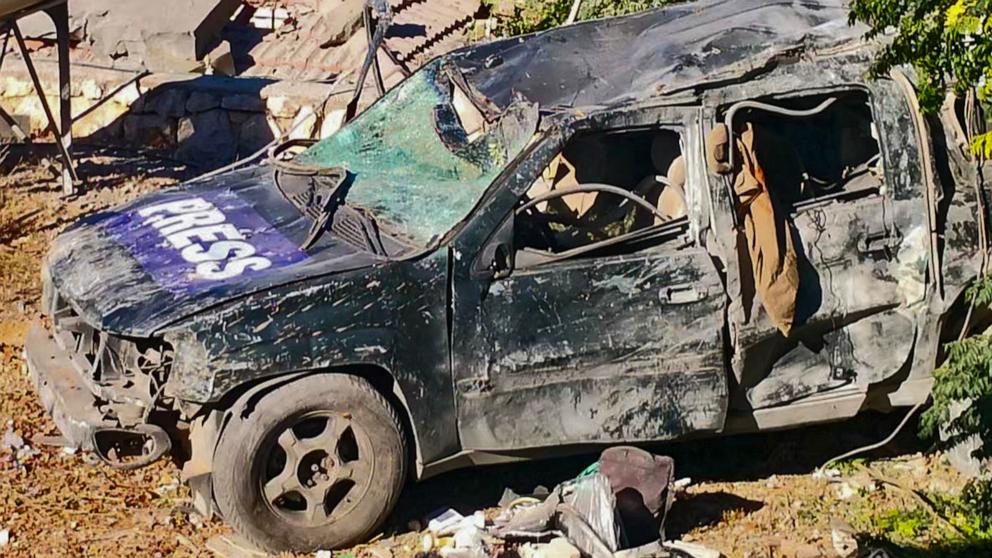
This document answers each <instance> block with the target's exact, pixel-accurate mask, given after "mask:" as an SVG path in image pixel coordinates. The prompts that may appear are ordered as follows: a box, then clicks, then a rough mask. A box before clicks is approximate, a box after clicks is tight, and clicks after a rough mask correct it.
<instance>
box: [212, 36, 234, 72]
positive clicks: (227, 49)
mask: <svg viewBox="0 0 992 558" xmlns="http://www.w3.org/2000/svg"><path fill="white" fill-rule="evenodd" d="M205 61H206V63H207V65H208V66H210V70H211V73H213V74H215V75H222V76H235V75H237V73H238V70H237V67H236V66H235V64H234V54H233V53H232V52H231V43H229V42H227V41H224V42H223V43H221V44H220V45H218V46H217V48H215V49H213V50H212V51H210V53H208V54H207V56H206V59H205Z"/></svg>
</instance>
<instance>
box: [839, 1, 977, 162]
mask: <svg viewBox="0 0 992 558" xmlns="http://www.w3.org/2000/svg"><path fill="white" fill-rule="evenodd" d="M851 20H852V21H860V22H863V23H866V24H867V25H869V26H870V27H871V31H870V32H869V34H868V35H869V37H879V36H881V35H884V34H888V33H890V32H891V31H893V30H894V31H895V34H894V37H893V38H892V39H891V41H889V42H888V43H887V44H886V46H885V47H884V48H883V49H882V51H881V52H880V53H879V55H878V57H877V58H876V60H875V65H874V69H873V71H874V73H875V74H876V75H884V74H885V73H887V72H888V71H889V69H891V68H892V67H894V66H899V65H902V64H910V65H912V66H913V67H914V68H915V69H916V72H917V73H918V74H919V77H920V81H919V95H920V103H921V105H922V106H923V108H924V110H926V111H928V112H934V111H936V110H937V109H938V108H939V107H940V105H941V103H942V101H943V98H944V95H945V92H946V91H947V89H948V88H949V87H950V88H953V89H954V90H955V92H956V93H958V94H959V95H962V94H964V93H965V92H967V91H968V90H970V89H975V90H976V91H977V94H978V98H979V100H980V101H982V102H983V103H985V104H986V105H988V104H989V103H992V0H853V2H852V4H851ZM973 148H974V150H975V152H976V153H978V152H983V153H985V154H986V155H987V156H992V135H988V134H986V135H983V136H979V137H977V138H975V139H974V145H973Z"/></svg>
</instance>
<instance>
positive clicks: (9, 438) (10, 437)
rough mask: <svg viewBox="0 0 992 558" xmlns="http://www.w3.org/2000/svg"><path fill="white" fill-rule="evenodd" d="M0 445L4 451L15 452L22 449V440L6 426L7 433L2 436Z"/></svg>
mask: <svg viewBox="0 0 992 558" xmlns="http://www.w3.org/2000/svg"><path fill="white" fill-rule="evenodd" d="M0 445H2V446H3V449H5V450H8V451H11V452H16V451H17V450H19V449H21V448H23V447H24V438H22V437H21V436H20V435H19V434H18V433H16V432H14V430H13V429H12V428H11V427H9V426H8V427H7V432H6V433H5V434H4V435H3V441H2V442H0Z"/></svg>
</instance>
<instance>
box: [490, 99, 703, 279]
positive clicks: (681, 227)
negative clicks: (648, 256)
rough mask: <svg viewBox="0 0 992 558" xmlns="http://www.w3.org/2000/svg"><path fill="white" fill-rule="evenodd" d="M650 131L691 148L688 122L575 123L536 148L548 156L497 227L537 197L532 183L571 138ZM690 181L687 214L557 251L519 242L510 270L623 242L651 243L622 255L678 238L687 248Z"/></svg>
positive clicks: (535, 165) (690, 218)
mask: <svg viewBox="0 0 992 558" xmlns="http://www.w3.org/2000/svg"><path fill="white" fill-rule="evenodd" d="M635 110H637V109H635ZM597 116H599V115H597ZM649 131H655V132H660V131H670V132H673V133H675V134H677V135H678V138H679V145H680V148H681V154H682V155H683V156H687V155H688V150H689V149H690V148H689V146H688V141H687V130H686V123H685V122H678V121H670V120H666V121H662V122H658V123H654V124H642V125H632V126H609V127H599V126H596V125H595V124H593V123H592V121H591V120H588V119H587V120H584V121H581V122H576V123H574V125H572V126H571V127H570V129H569V130H568V132H567V133H566V134H565V135H564V136H563V137H562V138H561V140H560V143H559V145H558V146H557V148H556V149H551V150H537V149H535V150H533V151H532V153H538V152H542V151H543V155H544V156H545V157H546V160H541V161H534V162H533V165H532V166H531V168H533V169H535V172H536V174H534V175H533V176H529V177H528V178H527V179H526V180H524V181H523V183H524V184H526V185H527V187H526V188H524V189H523V192H521V193H515V195H516V196H517V198H518V199H517V203H516V204H515V205H514V209H513V211H512V212H511V214H510V215H509V216H508V217H506V218H505V219H504V220H503V221H501V223H500V225H499V226H498V227H496V230H500V229H503V228H504V227H505V226H506V225H507V221H509V220H514V221H515V220H516V218H517V215H518V213H519V211H520V209H521V203H520V202H521V201H523V202H524V204H528V203H531V202H532V201H533V200H528V199H526V195H527V192H529V191H530V187H531V186H532V185H533V184H534V182H535V181H536V180H537V178H538V177H539V176H540V174H541V172H543V171H544V169H545V168H546V167H547V166H548V165H549V164H550V163H551V161H552V160H554V158H555V157H556V156H557V155H558V154H560V153H561V152H562V151H564V149H565V147H566V146H567V145H568V143H569V142H570V141H571V140H573V139H574V138H575V137H577V136H579V135H584V134H603V135H610V134H623V133H638V132H649ZM691 160H692V158H691V157H686V164H687V165H689V164H691ZM690 184H692V181H687V182H686V185H685V189H686V215H685V216H683V217H680V218H677V219H674V220H672V221H668V222H665V223H657V224H651V225H648V226H646V227H643V228H640V229H637V230H634V231H630V232H627V233H625V234H622V235H619V236H616V237H613V238H607V239H604V240H600V241H596V242H593V243H590V244H587V245H585V246H579V247H576V248H572V249H569V250H565V251H563V252H560V253H557V254H555V253H552V252H545V251H540V250H535V249H531V248H518V247H517V246H516V245H514V246H513V250H514V258H513V260H514V265H513V268H512V270H511V271H510V272H511V273H512V272H515V271H518V270H519V271H527V270H531V269H536V268H539V267H543V266H547V265H552V264H555V263H559V262H567V261H573V260H577V259H581V258H583V256H587V255H588V254H595V253H596V252H599V251H602V250H604V249H607V248H612V247H617V246H623V245H633V244H636V243H639V242H645V243H649V244H648V245H647V246H645V247H644V248H642V249H640V250H635V251H633V252H630V253H626V252H621V253H620V254H619V255H620V256H623V255H626V254H632V255H636V254H637V253H639V252H641V251H646V250H651V249H657V248H658V247H660V246H663V245H668V244H670V243H675V242H676V241H678V243H677V244H675V246H676V249H684V248H687V247H691V246H694V245H695V242H694V241H693V240H692V221H693V212H692V208H691V203H690V202H689V199H691V198H692V196H691V195H690V192H689V190H690V188H691V186H690ZM607 186H609V185H607ZM561 192H562V196H565V195H568V194H574V193H581V192H578V191H574V190H562V191H561ZM630 195H631V196H636V194H633V193H632V192H631V193H630ZM636 197H638V198H640V199H641V200H642V201H644V203H647V204H648V205H651V203H650V202H649V201H647V200H644V198H641V197H640V196H636ZM516 226H517V225H516V223H514V225H513V227H514V230H515V229H516ZM515 240H516V239H515V238H514V243H515ZM492 242H494V239H490V240H489V241H487V242H486V243H485V244H484V246H486V247H488V246H489V244H491V243H492ZM485 251H486V249H485V248H484V249H483V250H482V252H485ZM521 255H523V256H524V258H523V262H522V263H521V262H520V261H519V260H518V258H519V257H520V256H521ZM614 257H618V254H605V255H603V256H593V257H590V258H588V259H589V260H599V259H609V258H614Z"/></svg>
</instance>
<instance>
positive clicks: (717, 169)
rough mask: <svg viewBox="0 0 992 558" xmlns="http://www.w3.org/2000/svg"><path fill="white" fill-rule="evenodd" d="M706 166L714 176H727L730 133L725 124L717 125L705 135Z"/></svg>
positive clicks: (729, 170) (729, 169) (728, 170)
mask: <svg viewBox="0 0 992 558" xmlns="http://www.w3.org/2000/svg"><path fill="white" fill-rule="evenodd" d="M706 164H707V165H709V168H710V172H712V173H714V174H727V173H729V172H731V171H732V170H733V169H731V168H730V132H729V131H728V130H727V125H726V124H717V125H716V126H714V127H713V129H712V130H710V133H709V134H707V135H706Z"/></svg>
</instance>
